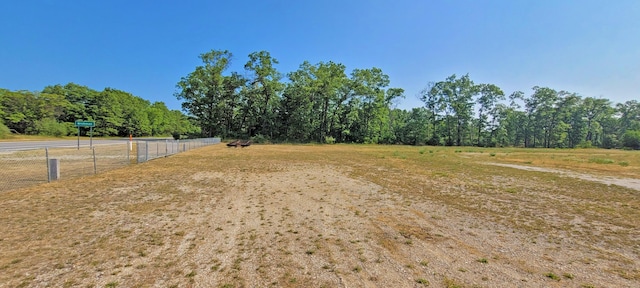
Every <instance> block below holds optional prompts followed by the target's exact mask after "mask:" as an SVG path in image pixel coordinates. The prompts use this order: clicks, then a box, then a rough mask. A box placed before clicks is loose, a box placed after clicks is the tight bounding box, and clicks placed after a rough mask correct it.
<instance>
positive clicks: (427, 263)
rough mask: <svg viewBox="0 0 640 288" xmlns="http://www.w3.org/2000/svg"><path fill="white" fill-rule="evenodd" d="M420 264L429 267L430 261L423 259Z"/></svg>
mask: <svg viewBox="0 0 640 288" xmlns="http://www.w3.org/2000/svg"><path fill="white" fill-rule="evenodd" d="M420 265H421V266H424V267H427V266H428V265H429V262H427V261H424V260H423V261H420Z"/></svg>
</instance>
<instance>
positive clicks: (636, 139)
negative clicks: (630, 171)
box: [622, 130, 640, 150]
mask: <svg viewBox="0 0 640 288" xmlns="http://www.w3.org/2000/svg"><path fill="white" fill-rule="evenodd" d="M622 146H624V147H626V148H630V149H635V150H638V149H640V130H629V131H627V132H626V133H624V135H623V136H622Z"/></svg>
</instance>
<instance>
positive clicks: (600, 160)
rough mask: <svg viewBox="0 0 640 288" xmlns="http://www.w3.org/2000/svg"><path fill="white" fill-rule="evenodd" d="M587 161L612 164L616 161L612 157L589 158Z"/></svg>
mask: <svg viewBox="0 0 640 288" xmlns="http://www.w3.org/2000/svg"><path fill="white" fill-rule="evenodd" d="M589 163H596V164H612V163H616V161H614V160H613V159H606V158H589Z"/></svg>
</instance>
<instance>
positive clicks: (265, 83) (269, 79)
mask: <svg viewBox="0 0 640 288" xmlns="http://www.w3.org/2000/svg"><path fill="white" fill-rule="evenodd" d="M274 64H278V60H277V59H275V58H272V57H271V54H269V52H267V51H260V52H254V53H251V54H249V61H248V62H247V63H246V64H245V65H244V68H245V70H247V71H249V72H251V73H252V74H253V75H252V77H253V78H252V79H251V80H249V89H252V90H254V91H252V92H253V93H250V95H255V96H257V97H256V98H257V99H256V100H255V101H256V102H259V103H257V105H258V106H259V107H260V108H259V109H258V110H259V114H258V117H259V119H260V120H259V123H260V124H259V125H260V127H259V128H258V129H257V130H259V131H258V133H260V134H263V135H268V136H269V137H273V132H274V128H275V127H274V126H275V125H276V113H275V112H274V111H275V110H276V106H277V105H278V104H279V103H280V102H279V97H280V93H281V92H282V90H283V89H284V84H282V83H281V82H280V79H281V78H282V75H281V74H280V72H278V70H276V69H275V67H274ZM250 136H252V135H250Z"/></svg>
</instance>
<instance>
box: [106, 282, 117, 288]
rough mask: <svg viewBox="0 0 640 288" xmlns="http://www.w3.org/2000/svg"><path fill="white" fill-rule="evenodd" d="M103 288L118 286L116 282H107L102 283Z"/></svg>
mask: <svg viewBox="0 0 640 288" xmlns="http://www.w3.org/2000/svg"><path fill="white" fill-rule="evenodd" d="M104 287H105V288H115V287H118V282H109V283H107V285H104Z"/></svg>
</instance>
